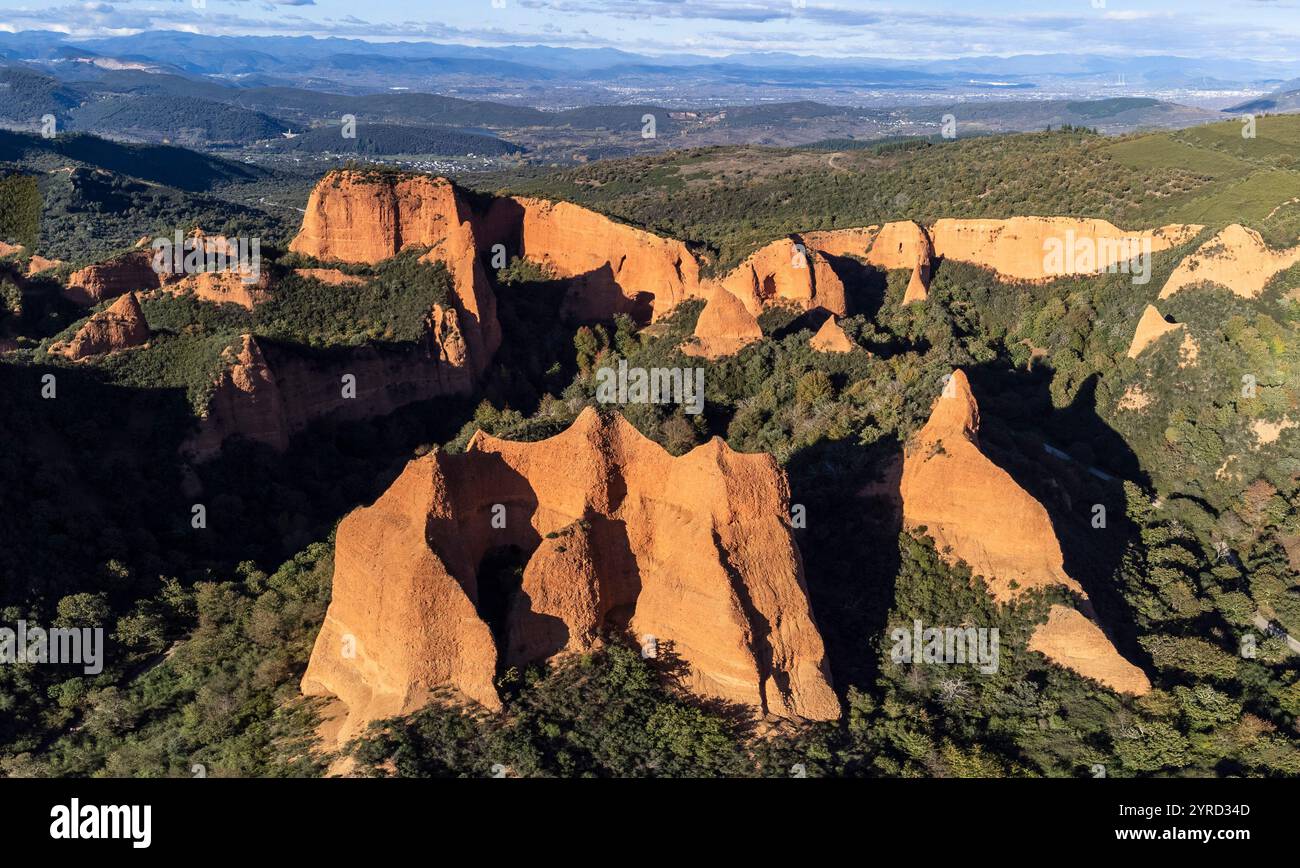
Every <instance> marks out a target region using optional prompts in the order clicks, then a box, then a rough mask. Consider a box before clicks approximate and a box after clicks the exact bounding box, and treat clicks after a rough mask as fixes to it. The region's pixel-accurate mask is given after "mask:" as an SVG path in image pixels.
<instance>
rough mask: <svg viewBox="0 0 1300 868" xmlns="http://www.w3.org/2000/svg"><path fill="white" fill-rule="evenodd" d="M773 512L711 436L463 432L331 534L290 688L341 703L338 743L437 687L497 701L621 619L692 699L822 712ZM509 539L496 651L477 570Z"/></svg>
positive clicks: (780, 711)
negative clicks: (314, 624)
mask: <svg viewBox="0 0 1300 868" xmlns="http://www.w3.org/2000/svg"><path fill="white" fill-rule="evenodd" d="M789 507H790V504H789V492H788V488H787V485H786V482H785V478H784V475H783V474H782V473H781V471H780V470H779V468H778V467H777V465H776V463H775V461H774V460H773V459H772V458H771V457H770V456H768V455H740V454H737V453H735V452H732V451H731V449H729V448H728V447H727V446H726V444H724V443H723V442H722V441H721V440H717V439H715V440H713V441H712V442H710V443H709V444H706V445H704V446H700V447H697V448H696V449H694V450H693V451H691V452H690V453H688V454H687V455H684V456H681V457H679V458H674V457H672V456H671V455H669V454H668V453H667V452H666V451H665V450H663V449H662V448H660V447H659V446H658V445H656V444H655V443H653V442H652V441H650V440H648V439H646V438H645V437H643V436H641V434H639V433H638V432H637V431H636V429H634V428H633V427H632V426H631V425H629V424H628V423H627V422H625V421H624V420H623V419H622V418H621V417H620V416H617V415H615V416H613V417H611V418H601V417H600V416H599V415H598V414H597V413H596V412H595V411H594V410H591V409H587V410H586V411H584V412H583V414H582V415H581V416H580V417H579V419H578V420H577V421H576V422H575V423H574V424H573V426H572V427H570V428H569V430H567V431H566V432H564V433H563V434H560V435H558V436H556V437H553V438H551V439H549V440H545V441H541V442H538V443H513V442H507V441H504V440H499V439H496V438H493V437H489V436H487V435H484V434H482V433H481V432H480V433H479V434H477V435H475V437H474V439H473V440H472V441H471V442H470V445H469V447H468V449H467V450H466V452H465V453H464V454H462V455H448V454H445V453H440V452H439V453H433V454H430V455H427V456H425V457H423V458H420V459H417V460H415V461H412V462H411V463H410V464H409V465H407V467H406V470H405V471H404V472H403V473H402V475H401V476H400V477H399V478H398V480H397V481H396V482H395V483H394V484H393V486H392V487H391V488H390V489H389V490H388V491H387V492H386V493H385V494H384V495H383V496H382V497H381V498H380V499H379V500H378V501H376V502H375V504H374V505H373V506H370V507H367V508H364V509H360V510H357V511H356V512H354V513H352V514H351V515H350V516H348V517H347V518H346V519H345V520H344V521H343V523H342V524H341V525H340V526H339V530H338V535H337V554H336V558H335V574H334V590H333V596H332V601H331V603H330V608H329V611H328V613H327V615H326V618H325V623H324V626H323V627H322V629H321V632H320V635H319V637H318V638H317V641H316V647H315V649H314V651H313V652H312V657H311V662H310V664H309V665H308V667H307V672H306V674H305V675H304V677H303V691H304V692H305V693H307V694H311V695H324V694H332V695H335V696H337V697H339V698H340V699H342V700H343V701H344V702H345V703H346V704H347V706H348V711H349V716H348V721H347V723H346V725H345V727H344V728H343V732H342V733H341V736H342V737H343V738H347V737H348V736H350V735H352V734H355V733H356V732H357V731H358V730H359V729H360V728H361V727H362V726H363V725H364V724H365V723H366V722H368V721H370V720H373V719H376V718H382V717H386V716H391V715H395V714H401V713H406V712H410V711H413V710H414V709H416V708H419V707H420V706H421V705H422V704H424V702H425V701H427V697H428V695H429V692H430V691H431V690H433V689H435V688H438V687H444V686H451V687H454V688H455V689H457V690H458V691H459V692H460V693H461V694H462V695H463V696H465V697H466V698H468V699H471V700H474V701H477V702H479V703H482V704H483V705H485V706H487V707H489V708H495V707H498V705H499V699H498V697H497V695H496V692H495V689H494V688H493V679H494V677H495V675H496V672H497V670H498V666H499V665H506V666H511V665H521V664H524V663H527V662H531V661H535V660H541V659H546V658H548V657H550V656H552V655H555V654H559V653H564V652H572V651H582V650H586V649H590V648H592V647H593V646H594V645H595V644H596V643H597V642H598V641H599V637H600V634H601V632H602V630H604V629H613V630H616V631H617V630H622V629H624V628H627V629H630V630H631V632H632V633H633V634H634V635H635V636H636V637H637V639H638V640H643V639H645V637H653V638H654V640H655V641H656V643H657V644H656V647H657V648H658V649H659V650H660V651H661V652H665V653H666V652H668V651H671V652H672V653H673V654H675V655H677V657H678V658H679V659H680V660H681V661H682V662H683V663H684V664H685V666H686V669H687V674H686V676H685V680H684V683H685V685H686V686H687V687H688V688H689V689H690V690H692V691H694V692H696V693H698V694H700V695H703V696H709V697H718V698H721V699H724V700H728V701H732V702H738V703H743V704H746V705H749V706H752V707H753V708H755V709H756V710H758V711H763V712H766V713H768V714H771V715H775V716H779V717H801V718H809V719H815V720H827V719H833V718H836V717H838V716H839V703H838V700H837V698H836V696H835V694H834V692H833V690H832V689H831V686H830V678H829V672H828V667H827V663H826V659H825V654H824V650H823V647H822V642H821V637H820V635H819V634H818V631H817V627H816V625H815V624H814V622H813V619H812V614H811V612H810V610H809V607H808V600H807V594H806V590H805V586H804V580H803V568H802V562H801V559H800V556H799V551H798V549H797V547H796V546H795V544H794V540H793V537H792V536H791V533H790V529H789V526H788V519H787V516H788V511H789ZM494 517H497V518H498V519H500V518H504V526H502V522H501V521H500V520H498V521H496V522H494V521H493V519H494ZM506 546H516V547H518V548H519V549H521V550H522V551H524V552H527V553H529V560H528V564H527V566H526V567H525V570H524V578H523V587H522V589H521V590H520V592H519V593H518V594H516V595H515V597H514V600H513V603H512V604H511V606H510V608H509V609H508V611H507V612H506V613H504V617H503V618H502V621H501V623H503V624H504V625H506V626H505V629H504V634H505V635H502V636H498V637H497V642H495V643H494V640H493V636H492V634H491V630H490V628H489V627H488V625H487V623H485V620H484V617H483V613H481V612H479V611H478V605H479V603H480V601H481V598H482V596H481V593H480V588H479V586H478V582H479V576H478V570H479V565H480V564H481V563H482V561H483V559H484V557H485V555H487V554H488V553H489V552H492V551H495V550H499V549H501V548H502V547H506ZM498 646H499V647H498ZM345 652H346V653H345ZM499 658H500V659H499Z"/></svg>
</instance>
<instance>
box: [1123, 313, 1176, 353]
mask: <svg viewBox="0 0 1300 868" xmlns="http://www.w3.org/2000/svg"><path fill="white" fill-rule="evenodd" d="M1181 328H1183V324H1182V323H1172V322H1169V321H1167V320H1166V319H1165V318H1164V316H1163V315H1162V314H1161V313H1160V311H1158V310H1156V306H1155V305H1154V304H1149V305H1147V306H1146V308H1145V309H1144V310H1143V311H1142V318H1141V319H1140V320H1138V324H1137V330H1136V331H1135V332H1134V333H1133V342H1132V343H1131V344H1129V348H1128V357H1129V358H1130V359H1136V358H1137V357H1138V356H1139V355H1141V354H1142V351H1143V350H1145V349H1146V348H1147V347H1149V346H1151V345H1152V344H1153V343H1155V342H1156V341H1158V340H1160V338H1162V337H1164V336H1165V335H1167V334H1169V333H1170V332H1176V331H1178V330H1179V329H1181Z"/></svg>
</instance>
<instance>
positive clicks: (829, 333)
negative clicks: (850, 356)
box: [808, 316, 855, 353]
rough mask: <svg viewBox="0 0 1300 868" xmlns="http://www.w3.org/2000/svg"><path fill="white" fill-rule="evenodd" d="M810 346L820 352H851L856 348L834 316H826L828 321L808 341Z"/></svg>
mask: <svg viewBox="0 0 1300 868" xmlns="http://www.w3.org/2000/svg"><path fill="white" fill-rule="evenodd" d="M808 346H810V347H812V348H813V349H814V350H817V352H819V353H849V352H852V351H853V350H854V348H855V345H854V343H853V341H851V340H849V336H848V335H846V334H845V333H844V329H842V328H840V324H839V323H838V322H836V321H835V317H833V316H828V317H826V322H824V323H822V327H821V328H819V329H818V330H817V334H815V335H813V336H812V338H811V339H810V340H809V341H808Z"/></svg>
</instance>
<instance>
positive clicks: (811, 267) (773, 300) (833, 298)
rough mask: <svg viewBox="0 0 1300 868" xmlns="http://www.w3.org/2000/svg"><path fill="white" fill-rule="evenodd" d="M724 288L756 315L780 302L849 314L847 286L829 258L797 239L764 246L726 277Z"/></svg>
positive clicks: (786, 239) (809, 308) (838, 313)
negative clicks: (845, 289) (845, 290)
mask: <svg viewBox="0 0 1300 868" xmlns="http://www.w3.org/2000/svg"><path fill="white" fill-rule="evenodd" d="M722 285H723V287H725V288H726V289H727V291H728V292H730V293H731V294H732V295H734V296H736V297H737V298H739V299H740V300H741V301H742V302H744V304H745V307H746V308H748V310H749V312H750V313H752V314H753V315H754V316H758V315H759V314H760V313H762V312H763V311H764V310H765V309H766V308H768V307H769V306H771V305H773V304H781V303H786V304H791V303H792V304H794V305H796V306H797V307H800V308H802V309H803V310H812V309H814V308H822V309H824V310H827V311H829V312H831V313H833V314H835V315H837V316H844V315H845V314H846V313H847V312H848V310H847V307H848V305H847V300H846V299H845V295H844V284H843V283H842V282H841V281H840V278H839V276H838V275H837V274H836V273H835V272H834V270H832V269H831V267H830V263H829V262H827V261H826V257H825V256H823V255H821V254H820V253H818V252H817V251H816V250H815V249H812V248H810V247H808V246H807V245H806V244H804V243H803V242H802V241H800V240H799V239H798V238H795V237H790V238H782V239H779V240H777V241H773V242H772V243H771V244H769V245H767V246H766V247H763V248H762V249H760V250H759V251H757V252H756V253H754V254H753V255H752V256H750V257H749V258H748V259H746V260H745V261H744V262H742V263H741V264H740V265H738V266H737V267H736V268H735V269H734V270H733V271H731V272H730V273H729V274H727V276H726V277H724V278H723V279H722Z"/></svg>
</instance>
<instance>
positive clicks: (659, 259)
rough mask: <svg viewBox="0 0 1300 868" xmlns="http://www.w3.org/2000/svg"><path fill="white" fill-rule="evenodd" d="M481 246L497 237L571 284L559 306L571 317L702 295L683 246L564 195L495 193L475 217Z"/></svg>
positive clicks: (642, 315)
mask: <svg viewBox="0 0 1300 868" xmlns="http://www.w3.org/2000/svg"><path fill="white" fill-rule="evenodd" d="M480 226H481V227H482V228H481V230H480V231H481V234H482V236H483V237H482V238H480V241H479V243H480V249H482V250H490V249H491V247H492V246H493V245H496V244H502V245H504V246H505V249H506V250H507V252H509V253H510V254H511V255H520V256H523V257H525V258H527V259H529V260H531V261H533V262H536V263H538V264H540V265H543V266H545V267H546V268H548V269H549V270H550V271H551V272H553V273H554V274H555V275H557V276H558V277H562V278H571V279H573V283H572V285H571V286H570V289H569V291H568V293H567V295H566V298H565V313H566V315H567V316H569V317H570V318H571V319H573V320H576V321H581V322H585V321H591V320H601V319H610V318H612V317H613V316H614V315H615V314H618V313H625V314H628V315H630V316H632V317H633V318H634V319H636V320H638V321H640V322H650V321H652V320H655V319H659V318H661V317H662V316H663V315H664V314H666V313H667V312H668V311H670V310H672V309H673V308H674V307H676V306H677V305H678V304H680V303H681V302H683V301H685V300H686V299H688V298H692V297H695V296H698V295H700V269H699V264H698V263H697V262H696V259H695V257H694V255H692V254H691V252H690V251H689V250H687V248H686V245H685V244H683V243H682V242H680V241H677V240H675V239H672V238H663V237H661V236H659V235H655V234H653V233H650V232H646V231H644V230H641V229H636V228H634V227H632V226H627V225H625V224H622V223H617V222H615V221H613V220H611V219H609V218H608V217H606V216H604V215H602V214H597V213H596V212H595V211H591V210H588V209H586V208H582V207H580V206H578V205H573V204H570V203H568V202H548V201H546V200H543V199H528V198H515V199H508V198H507V199H497V200H496V201H495V202H493V203H492V206H491V207H490V208H489V210H488V213H487V214H486V215H485V216H484V218H483V219H482V221H481V223H480Z"/></svg>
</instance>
